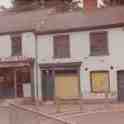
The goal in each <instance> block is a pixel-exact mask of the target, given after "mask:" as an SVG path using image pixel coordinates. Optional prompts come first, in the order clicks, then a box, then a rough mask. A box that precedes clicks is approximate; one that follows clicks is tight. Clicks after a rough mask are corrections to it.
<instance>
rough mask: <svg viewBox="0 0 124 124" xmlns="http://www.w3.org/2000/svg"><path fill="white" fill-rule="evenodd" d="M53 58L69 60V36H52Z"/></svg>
mask: <svg viewBox="0 0 124 124" xmlns="http://www.w3.org/2000/svg"><path fill="white" fill-rule="evenodd" d="M53 40H54V58H69V57H70V43H69V35H57V36H54V38H53Z"/></svg>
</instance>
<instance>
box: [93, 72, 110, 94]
mask: <svg viewBox="0 0 124 124" xmlns="http://www.w3.org/2000/svg"><path fill="white" fill-rule="evenodd" d="M108 89H109V74H108V72H91V91H92V92H95V93H105V92H106V91H108Z"/></svg>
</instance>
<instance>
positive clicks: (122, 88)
mask: <svg viewBox="0 0 124 124" xmlns="http://www.w3.org/2000/svg"><path fill="white" fill-rule="evenodd" d="M117 80H118V100H119V101H124V71H118V72H117Z"/></svg>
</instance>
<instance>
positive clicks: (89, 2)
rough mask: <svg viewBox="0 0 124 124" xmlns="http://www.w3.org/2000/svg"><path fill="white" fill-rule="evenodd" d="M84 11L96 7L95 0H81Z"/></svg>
mask: <svg viewBox="0 0 124 124" xmlns="http://www.w3.org/2000/svg"><path fill="white" fill-rule="evenodd" d="M83 4H84V5H83V6H84V10H85V12H89V11H93V10H95V9H97V0H83Z"/></svg>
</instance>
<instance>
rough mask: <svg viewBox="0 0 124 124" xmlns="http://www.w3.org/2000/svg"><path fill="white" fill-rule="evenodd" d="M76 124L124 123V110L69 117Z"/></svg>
mask: <svg viewBox="0 0 124 124" xmlns="http://www.w3.org/2000/svg"><path fill="white" fill-rule="evenodd" d="M69 120H71V121H72V122H73V123H74V122H75V123H76V124H124V112H105V113H96V114H89V115H81V116H79V117H73V118H69Z"/></svg>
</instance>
